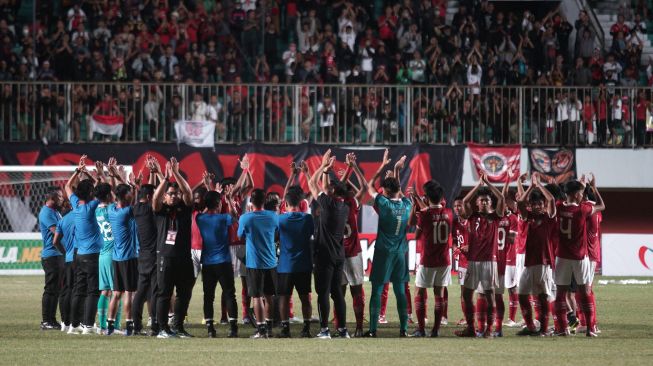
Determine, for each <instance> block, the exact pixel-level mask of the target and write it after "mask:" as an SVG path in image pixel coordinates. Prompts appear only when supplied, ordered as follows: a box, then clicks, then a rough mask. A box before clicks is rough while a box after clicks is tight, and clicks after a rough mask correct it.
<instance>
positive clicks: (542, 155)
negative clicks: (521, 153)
mask: <svg viewBox="0 0 653 366" xmlns="http://www.w3.org/2000/svg"><path fill="white" fill-rule="evenodd" d="M528 160H529V163H530V171H531V174H533V173H535V172H538V173H540V174H543V175H546V176H548V177H551V178H553V179H555V181H556V183H562V182H566V181H567V180H569V179H573V178H576V150H575V149H568V148H565V147H557V148H529V149H528Z"/></svg>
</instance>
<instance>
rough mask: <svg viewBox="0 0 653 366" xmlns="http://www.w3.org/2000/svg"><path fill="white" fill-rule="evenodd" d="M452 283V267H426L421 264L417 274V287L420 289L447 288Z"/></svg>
mask: <svg viewBox="0 0 653 366" xmlns="http://www.w3.org/2000/svg"><path fill="white" fill-rule="evenodd" d="M449 282H451V266H442V267H424V266H423V265H421V264H420V266H419V267H417V273H416V274H415V286H417V287H420V288H433V287H436V286H437V287H445V286H447V285H449Z"/></svg>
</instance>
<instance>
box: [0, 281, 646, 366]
mask: <svg viewBox="0 0 653 366" xmlns="http://www.w3.org/2000/svg"><path fill="white" fill-rule="evenodd" d="M200 281H201V280H200ZM236 283H237V284H239V281H237V282H236ZM42 289H43V279H42V277H37V276H35V277H0V365H12V364H20V365H45V364H47V365H71V364H72V365H76V364H77V365H78V364H119V365H132V364H134V365H135V364H139V365H160V364H177V365H183V364H189V365H190V364H192V365H209V364H210V365H300V364H301V365H325V364H330V365H376V366H386V365H388V366H389V365H401V366H403V365H433V364H438V363H444V364H447V365H506V364H520V365H546V364H549V365H564V364H572V363H573V364H577V365H585V366H587V365H596V364H602V365H625V364H632V365H639V364H642V365H644V364H645V365H651V364H653V285H613V284H611V285H596V287H595V292H596V295H597V303H598V318H599V325H600V327H601V329H602V331H603V333H602V334H601V335H600V337H599V338H595V339H586V337H584V336H573V337H569V338H521V337H517V336H515V335H514V334H515V332H516V330H515V329H504V333H505V336H504V337H503V338H497V339H490V340H488V339H458V338H456V337H455V336H453V331H454V329H456V327H455V325H452V324H455V322H457V321H458V320H459V319H460V318H461V311H460V305H459V295H460V291H459V287H458V286H450V287H449V291H450V292H449V296H450V300H449V320H450V323H451V324H450V325H449V326H447V327H445V328H443V330H442V332H441V333H442V335H443V336H442V337H441V338H439V339H429V338H425V339H399V338H396V336H397V335H398V320H397V314H396V312H395V306H394V295H393V294H392V291H390V299H389V303H388V320H389V321H390V323H389V324H387V325H385V326H381V328H380V331H379V336H380V338H378V339H351V340H342V339H332V340H330V341H326V340H319V339H283V340H281V339H269V340H250V339H245V338H246V337H248V336H249V335H251V334H252V330H253V328H251V327H250V326H240V336H241V337H242V338H243V339H225V338H223V337H224V336H225V334H226V331H227V327H226V326H220V327H219V328H218V336H219V337H222V338H218V339H208V338H206V331H205V328H204V326H202V325H201V324H200V321H201V319H202V289H201V284H199V283H198V285H196V286H195V290H194V293H193V299H192V301H191V307H190V310H189V318H190V322H191V325H190V326H188V327H187V330H188V331H189V332H191V333H192V334H194V335H196V336H197V337H196V338H194V339H168V340H163V339H155V338H147V337H131V338H127V337H123V336H111V337H101V336H98V335H92V336H81V335H74V336H73V335H66V334H63V333H61V332H60V331H47V332H43V331H40V330H39V322H40V314H41V292H42ZM411 289H413V290H414V287H412V286H411ZM366 290H367V294H368V295H367V296H368V298H369V285H366ZM237 294H240V290H238V292H237ZM238 297H239V295H238ZM295 300H296V302H295V309H296V311H298V310H299V301H298V299H295ZM315 300H316V299H315V296H314V297H313V301H314V302H315ZM239 303H240V302H239ZM347 304H348V308H347V314H348V316H347V318H348V320H349V321H350V322H351V321H352V320H353V310H352V308H351V298H350V297H349V295H348V296H347ZM218 308H219V306H218ZM506 308H507V306H506ZM506 310H507V309H506ZM428 311H429V316H430V317H431V318H432V317H433V315H432V311H433V296H432V294H430V296H429V305H428ZM219 312H220V310H219V309H217V311H216V313H217V314H216V315H218V314H219ZM365 312H366V314H367V313H368V309H366V311H365ZM314 313H317V311H316V305H315V304H314ZM299 327H300V326H299V325H298V326H293V329H292V330H293V334H295V335H297V334H299V330H300V329H299ZM427 327H429V325H428V324H427ZM353 328H354V324H351V323H350V324H349V329H350V330H351V331H353ZM312 331H313V334H315V333H317V324H313V326H312ZM410 331H411V332H412V327H411V329H410Z"/></svg>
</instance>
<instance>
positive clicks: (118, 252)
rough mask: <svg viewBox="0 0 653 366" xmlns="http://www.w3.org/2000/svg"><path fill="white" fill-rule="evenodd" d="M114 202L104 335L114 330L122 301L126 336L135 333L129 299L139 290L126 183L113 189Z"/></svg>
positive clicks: (135, 235) (135, 241)
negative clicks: (110, 277) (110, 286)
mask: <svg viewBox="0 0 653 366" xmlns="http://www.w3.org/2000/svg"><path fill="white" fill-rule="evenodd" d="M115 195H116V203H115V204H113V205H110V206H109V208H108V219H109V224H110V225H111V231H112V233H113V238H114V246H113V253H112V259H113V263H112V264H113V285H114V286H113V287H114V288H113V290H114V291H113V297H112V298H111V303H110V305H109V318H108V321H107V335H111V334H112V333H113V331H114V329H115V323H116V313H117V312H118V306H119V305H120V301H121V299H122V302H123V304H124V305H125V314H127V319H126V322H125V335H126V336H131V335H133V334H134V321H133V319H131V314H132V309H131V307H132V300H133V297H134V292H136V289H137V287H138V255H137V250H138V230H137V229H136V219H135V218H134V212H133V211H132V206H131V205H132V202H133V201H134V198H135V197H134V192H133V188H132V186H130V185H129V184H124V183H122V184H119V185H118V186H117V187H116V189H115Z"/></svg>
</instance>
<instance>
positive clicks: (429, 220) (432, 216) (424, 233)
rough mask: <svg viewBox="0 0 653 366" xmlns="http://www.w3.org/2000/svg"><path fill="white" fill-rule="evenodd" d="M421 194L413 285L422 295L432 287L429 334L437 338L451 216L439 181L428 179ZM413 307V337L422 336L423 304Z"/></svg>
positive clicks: (448, 263)
mask: <svg viewBox="0 0 653 366" xmlns="http://www.w3.org/2000/svg"><path fill="white" fill-rule="evenodd" d="M424 193H425V194H426V197H427V198H428V201H429V202H428V203H429V206H428V207H426V208H425V209H423V210H420V211H419V212H417V225H416V226H417V229H416V231H415V237H416V238H417V240H418V241H420V242H421V247H422V254H421V256H420V261H419V265H418V267H417V274H416V278H415V287H417V292H418V293H421V295H422V297H424V296H425V293H426V291H427V290H426V289H428V288H433V292H434V294H435V319H434V323H433V329H432V330H431V337H438V336H439V334H440V323H441V321H442V315H443V313H444V289H445V288H446V286H447V285H448V284H449V281H450V280H451V259H450V256H449V247H450V245H451V233H452V227H453V219H454V216H453V212H452V211H451V209H449V208H445V207H443V206H442V205H441V204H440V202H441V200H442V197H443V196H444V190H443V189H442V187H441V186H440V185H439V184H437V183H435V182H433V181H430V182H427V183H426V184H424ZM416 307H417V309H416V313H417V324H418V328H417V330H416V331H415V332H414V333H413V336H415V337H424V336H425V335H426V334H425V331H424V323H425V320H424V318H425V316H426V311H425V309H424V303H423V302H422V303H420V304H416Z"/></svg>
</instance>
